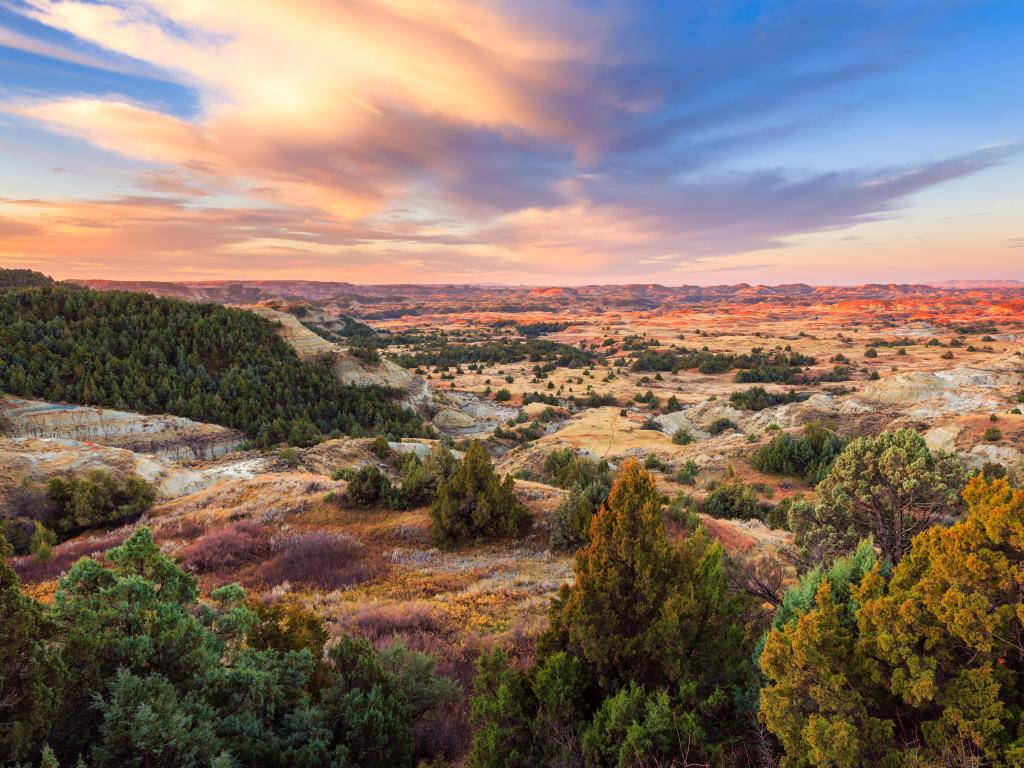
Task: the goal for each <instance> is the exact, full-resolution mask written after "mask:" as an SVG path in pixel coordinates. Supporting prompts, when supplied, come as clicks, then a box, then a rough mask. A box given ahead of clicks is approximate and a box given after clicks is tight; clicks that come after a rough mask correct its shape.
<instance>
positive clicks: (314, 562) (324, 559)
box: [249, 532, 387, 591]
mask: <svg viewBox="0 0 1024 768" xmlns="http://www.w3.org/2000/svg"><path fill="white" fill-rule="evenodd" d="M274 550H275V551H274V556H273V557H272V558H271V559H270V560H268V561H267V562H265V563H263V564H262V565H260V566H259V568H257V569H256V573H255V574H254V575H253V576H252V578H251V579H249V582H250V583H251V584H261V585H273V584H280V583H282V582H285V581H287V582H289V583H290V584H294V585H299V586H303V587H308V588H311V589H322V590H326V591H331V590H335V589H345V588H346V587H351V586H355V585H356V584H361V583H362V582H364V581H369V580H370V579H373V578H376V577H377V576H380V575H381V574H383V573H384V572H385V571H386V570H387V566H386V565H385V563H384V561H383V558H381V557H380V555H379V554H378V553H376V552H373V551H371V550H369V549H367V548H366V547H364V546H362V545H361V544H359V542H357V541H355V540H353V539H350V538H348V537H347V536H335V535H332V534H329V533H320V532H317V533H303V534H300V535H298V536H292V537H289V538H283V539H280V540H278V541H277V542H275V547H274Z"/></svg>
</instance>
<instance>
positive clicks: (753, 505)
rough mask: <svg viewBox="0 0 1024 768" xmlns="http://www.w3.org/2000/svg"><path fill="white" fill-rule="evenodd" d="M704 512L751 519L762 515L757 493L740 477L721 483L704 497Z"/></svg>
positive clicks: (716, 515)
mask: <svg viewBox="0 0 1024 768" xmlns="http://www.w3.org/2000/svg"><path fill="white" fill-rule="evenodd" d="M704 512H705V513H706V514H708V515H711V516H712V517H724V518H728V519H734V520H751V519H754V518H757V519H760V518H761V517H762V511H761V504H760V502H758V500H757V493H756V492H755V491H754V489H753V488H751V487H750V486H747V485H744V484H743V482H742V481H741V480H739V479H738V478H736V479H732V480H729V481H727V482H725V483H721V484H720V485H718V486H716V487H715V488H713V489H712V490H711V492H710V493H709V494H708V495H707V498H705V499H704Z"/></svg>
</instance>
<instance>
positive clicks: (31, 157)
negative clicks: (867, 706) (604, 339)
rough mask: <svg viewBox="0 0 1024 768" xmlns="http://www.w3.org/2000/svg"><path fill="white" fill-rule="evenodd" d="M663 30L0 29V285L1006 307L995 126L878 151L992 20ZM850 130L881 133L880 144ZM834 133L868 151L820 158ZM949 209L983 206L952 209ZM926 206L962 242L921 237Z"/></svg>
mask: <svg viewBox="0 0 1024 768" xmlns="http://www.w3.org/2000/svg"><path fill="white" fill-rule="evenodd" d="M662 5H663V4H662ZM669 5H672V4H669ZM989 5H990V6H991V7H992V9H994V10H995V11H999V10H1000V9H1004V11H1003V12H1004V13H1005V14H1009V15H1011V16H1012V15H1013V14H1014V13H1015V10H1014V4H1013V3H991V4H989ZM680 6H685V7H680V8H671V9H668V10H666V9H665V8H663V7H661V5H658V6H655V5H653V4H652V5H651V6H650V7H647V5H646V4H644V3H629V4H625V3H624V4H617V3H609V4H603V3H596V4H595V3H575V4H574V3H553V2H539V1H538V2H533V1H532V0H523V1H520V2H470V1H468V0H466V1H465V2H463V1H462V0H361V1H357V2H345V1H340V0H289V2H280V0H277V1H275V2H271V1H270V0H246V1H245V2H241V0H237V1H236V0H218V2H200V1H198V0H123V1H122V2H75V1H74V0H13V2H12V3H10V4H8V5H7V6H4V9H3V11H2V12H0V52H2V53H3V56H4V57H5V58H0V67H3V68H4V69H6V70H7V71H8V72H9V73H10V75H11V76H10V77H9V78H7V80H8V81H9V82H8V83H7V84H6V85H5V86H4V90H3V91H2V92H0V109H2V111H3V113H4V115H5V116H4V117H2V118H0V120H3V122H2V123H0V149H2V150H3V151H4V154H5V155H6V156H7V157H8V158H9V159H8V160H5V166H6V170H5V173H4V174H3V176H4V178H3V179H2V181H0V185H2V186H0V265H2V266H32V267H34V268H39V269H43V270H44V271H48V272H51V273H53V274H55V275H56V276H58V277H65V276H96V277H125V278H133V279H134V278H144V277H152V278H168V279H173V278H175V277H211V278H217V277H231V276H245V277H318V276H319V277H322V278H335V279H347V280H354V281H372V282H388V281H419V282H437V281H439V280H451V281H514V282H546V283H552V282H554V283H579V282H601V281H625V280H662V281H667V282H727V281H737V280H740V279H743V280H746V281H748V282H785V281H790V280H804V281H817V282H829V281H834V280H841V281H844V282H851V281H853V282H856V281H858V280H884V279H889V278H887V277H886V274H884V273H885V271H886V270H894V269H896V270H899V271H900V272H901V279H904V278H906V279H914V278H916V279H930V278H933V277H935V278H943V277H956V276H961V275H963V274H967V273H970V274H972V275H977V274H984V276H992V277H1000V276H1002V277H1012V276H1014V275H1013V274H1010V273H1012V272H1013V271H1014V270H1016V269H1017V267H1016V266H1015V265H1016V263H1017V257H1019V255H1020V254H1021V251H1020V250H1019V248H1016V247H1015V243H1016V244H1018V245H1019V237H1020V236H1021V235H1022V233H1021V232H1020V231H1019V227H1018V225H1017V224H1016V223H1015V222H1018V221H1020V220H1024V216H1021V213H1022V211H1021V208H1022V205H1024V203H1022V202H1021V199H1020V195H1019V188H1018V190H1017V192H1013V191H1012V189H1013V186H1014V185H1013V184H1012V183H1011V180H1012V178H1020V177H1021V168H1022V164H1021V160H1020V157H1019V150H1020V145H1019V144H1018V143H1017V139H1018V138H1019V137H1018V136H1015V135H1013V134H1012V133H1010V134H1007V133H1006V132H1005V131H1004V130H1003V127H1002V126H1003V124H1004V123H1007V122H1008V121H1006V120H1005V119H1004V117H1003V113H1002V112H1000V111H998V110H999V109H1001V107H1000V108H997V107H992V106H991V105H988V106H987V107H986V109H987V110H988V112H989V114H987V115H979V116H978V121H977V125H975V124H974V123H970V121H968V123H969V124H964V122H963V120H962V118H958V123H957V125H956V126H952V125H950V126H949V127H948V128H945V129H943V131H944V133H943V140H942V141H941V142H933V141H932V140H931V139H930V138H928V136H929V135H930V134H927V135H924V134H922V135H914V132H913V131H912V130H910V127H912V125H913V124H916V122H917V121H918V120H919V119H922V120H923V119H924V117H923V116H922V114H923V112H924V111H925V110H924V108H923V106H922V104H919V103H918V100H919V96H920V94H921V93H923V91H922V90H921V84H920V83H919V82H917V80H916V79H915V78H919V77H922V76H924V75H927V74H928V73H934V72H939V71H943V70H944V68H946V67H954V68H956V67H958V62H957V60H956V57H958V56H961V55H963V53H964V51H965V50H968V51H969V50H971V47H972V46H981V45H982V44H984V45H985V48H984V50H986V51H996V52H998V51H1002V50H1004V49H1005V50H1011V49H1012V50H1014V51H1015V50H1016V48H1012V46H1010V42H1012V41H1011V40H1010V38H1011V37H1012V36H1011V35H1010V31H1009V28H1008V27H1009V26H1012V25H1008V24H1007V23H1006V19H1003V20H1002V21H1001V22H1000V21H999V19H998V18H989V17H983V18H977V19H976V18H974V16H973V15H971V14H970V13H968V12H967V11H963V10H958V9H957V8H955V7H952V6H951V9H949V10H947V11H946V12H943V13H940V12H937V11H935V10H934V9H932V10H931V11H928V12H925V11H923V10H922V9H921V8H920V7H919V6H920V4H919V3H912V2H907V3H900V2H894V3H889V4H884V7H880V4H877V3H874V2H863V3H856V2H854V3H849V2H846V3H837V4H836V5H835V7H834V8H831V9H824V8H823V4H822V3H819V2H790V3H782V4H779V3H773V4H771V7H770V8H768V7H766V8H764V9H758V8H756V7H755V6H756V4H750V3H736V4H735V6H732V5H731V4H730V3H718V2H715V3H706V4H703V3H687V4H680ZM826 10H828V11H829V12H828V13H825V11H826ZM1018 10H1019V9H1018ZM958 14H959V15H958ZM996 15H998V14H996ZM950 25H952V26H956V27H957V28H958V29H960V30H962V31H961V33H960V34H959V36H958V37H957V38H956V39H955V40H952V41H951V40H949V39H946V38H945V37H942V35H940V33H941V32H943V31H944V30H946V29H947V28H948V27H949V26H950ZM881 43H884V44H881ZM926 43H927V44H926ZM1000 46H1002V47H1000ZM992 55H995V54H992ZM1007 55H1018V56H1019V55H1020V54H1019V53H1017V54H1007ZM1022 63H1024V62H1022ZM922 73H923V74H922ZM983 77H989V78H993V77H995V78H996V79H997V80H998V79H999V78H1000V75H999V73H998V72H996V73H987V74H986V73H981V72H979V73H978V78H983ZM1001 77H1004V78H1006V80H1007V83H1008V85H1007V88H1010V89H1013V88H1016V89H1018V90H1019V89H1020V88H1021V86H1020V84H1019V83H1017V82H1016V81H1015V80H1013V79H1012V77H1011V76H1010V74H1009V73H1008V72H1004V73H1003V74H1002V76H1001ZM963 80H964V81H963V82H962V83H961V86H962V87H964V88H968V89H973V92H975V93H977V92H978V90H979V89H978V88H977V87H976V86H974V85H973V84H972V82H971V81H970V79H969V78H964V79H963ZM985 82H988V81H987V80H986V81H985ZM954 86H955V84H954V85H951V86H950V87H951V88H952V87H954ZM901 89H902V90H901ZM984 90H985V89H984V88H982V89H981V91H982V92H984ZM893 93H902V94H903V95H904V97H905V98H903V99H895V100H894V99H892V94H893ZM948 95H949V94H947V96H948ZM1011 95H1012V94H1011ZM1022 95H1024V94H1022ZM952 101H954V100H953V99H949V103H950V107H949V108H950V109H952V106H951V104H952ZM1008 101H1009V102H1012V99H1011V100H1008ZM1008 109H1012V106H1011V107H1008ZM878 110H890V111H891V113H892V114H893V115H895V116H898V118H899V119H898V120H895V121H894V123H899V124H901V125H903V126H905V127H904V128H903V129H902V130H900V131H896V132H895V133H893V132H892V131H891V130H888V129H885V130H883V129H884V128H885V126H884V125H883V126H881V127H880V126H879V124H878V121H877V119H876V118H877V115H878V114H879V112H878ZM919 113H922V114H919ZM881 114H889V112H885V111H883V112H881ZM839 116H842V119H841V120H839V119H837V118H838V117H839ZM986 117H987V120H986V119H985V118H986ZM858 120H862V121H864V125H865V128H864V129H863V132H864V133H865V134H866V133H870V132H876V131H877V132H879V137H878V141H877V142H874V143H873V142H870V141H867V142H860V143H854V144H853V145H850V146H845V145H849V141H848V138H844V136H848V134H849V132H851V131H853V132H856V125H857V121H858ZM847 121H849V125H847V124H846V123H847ZM839 122H842V123H843V124H844V125H843V126H842V127H840V126H838V125H837V123H839ZM850 126H853V127H852V128H851V127H850ZM932 126H933V129H934V128H935V126H934V124H932ZM844 131H846V134H844ZM858 135H859V134H858ZM809 146H811V147H814V148H812V149H807V147H809ZM851 146H852V148H851ZM822 147H824V150H822V149H821V148H822ZM801 152H804V153H805V154H803V155H802V154H801ZM969 177H970V180H972V181H973V180H974V179H975V178H977V179H986V178H987V179H989V180H990V187H989V188H990V189H991V191H990V192H989V193H988V194H987V195H982V196H981V199H979V198H978V196H977V195H975V194H973V193H972V194H971V195H970V196H965V199H963V200H959V201H958V200H957V195H956V189H957V188H958V185H963V184H965V183H966V182H965V180H968V178H969ZM955 202H961V203H963V212H965V213H971V212H974V213H980V214H981V218H976V219H975V222H974V224H973V225H972V224H968V225H966V226H965V225H964V224H963V223H959V224H958V223H957V222H956V221H952V220H951V219H950V217H949V216H946V215H944V210H945V207H949V206H951V205H953V204H954V203H955ZM936 219H938V220H939V221H941V223H942V225H943V227H945V229H944V231H943V232H938V231H936V225H935V220H936ZM1015 227H1017V228H1016V229H1015ZM922 238H923V241H922Z"/></svg>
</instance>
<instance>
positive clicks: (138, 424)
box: [0, 396, 245, 460]
mask: <svg viewBox="0 0 1024 768" xmlns="http://www.w3.org/2000/svg"><path fill="white" fill-rule="evenodd" d="M0 423H2V424H4V429H3V431H2V434H3V436H5V437H14V438H25V437H32V438H51V439H58V440H64V441H73V442H78V443H83V444H86V445H88V444H92V443H95V444H97V445H103V446H107V447H110V448H121V449H124V450H126V451H130V452H133V453H140V454H148V455H152V456H155V457H160V458H166V459H174V460H193V459H216V458H218V457H220V456H223V455H224V454H225V453H228V452H229V451H232V450H234V449H235V447H237V446H238V444H239V443H241V442H242V441H243V440H244V439H245V436H244V435H243V434H242V433H241V432H239V431H238V430H234V429H227V428H226V427H220V426H217V425H216V424H201V423H199V422H195V421H191V420H190V419H185V418H181V417H179V416H140V415H139V414H136V413H126V412H124V411H115V410H111V409H109V408H95V407H90V406H81V405H68V404H63V403H44V402H39V401H37V400H25V399H22V398H19V397H13V396H7V397H2V398H0Z"/></svg>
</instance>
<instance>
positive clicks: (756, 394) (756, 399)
mask: <svg viewBox="0 0 1024 768" xmlns="http://www.w3.org/2000/svg"><path fill="white" fill-rule="evenodd" d="M807 398H808V395H806V394H803V393H800V392H783V393H781V394H779V393H776V392H769V391H768V390H766V389H765V388H764V387H750V388H749V389H745V390H743V391H741V392H733V393H732V394H731V395H729V402H730V403H731V404H732V406H733V408H739V409H740V410H744V411H763V410H764V409H765V408H773V407H775V406H777V405H785V404H786V403H799V402H800V401H802V400H806V399H807Z"/></svg>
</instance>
